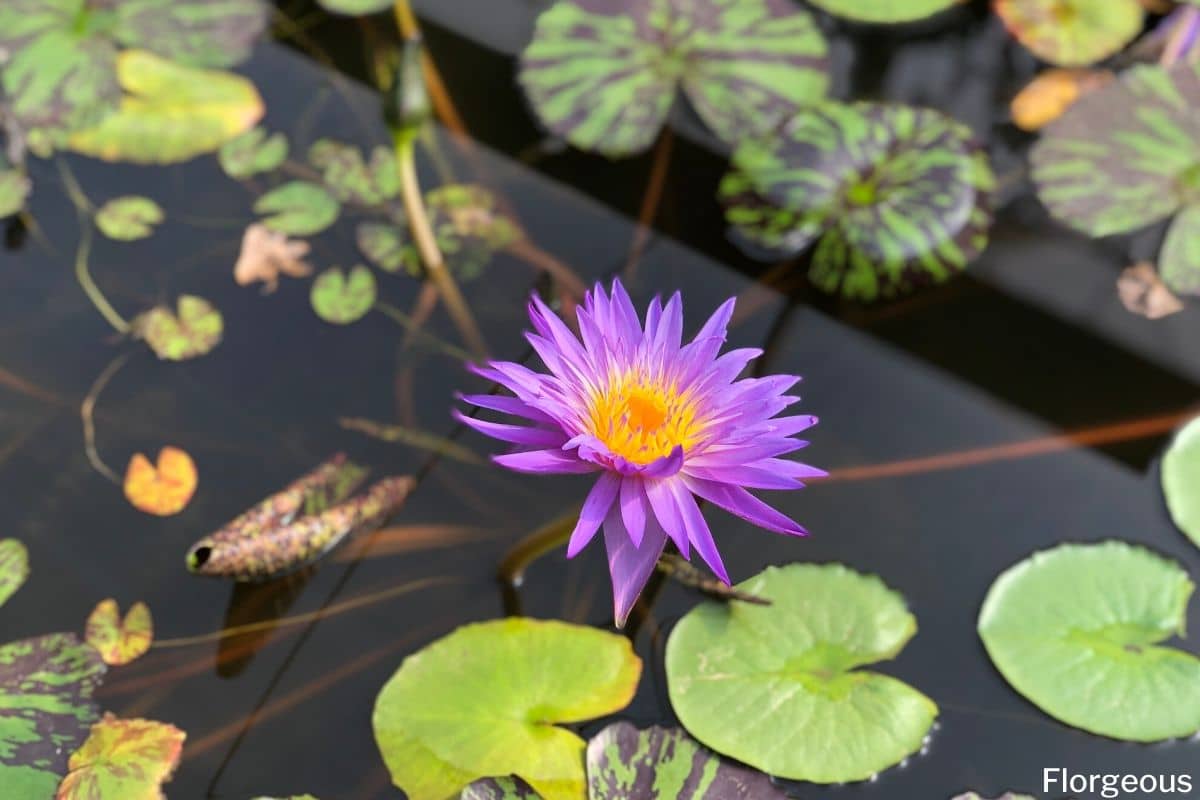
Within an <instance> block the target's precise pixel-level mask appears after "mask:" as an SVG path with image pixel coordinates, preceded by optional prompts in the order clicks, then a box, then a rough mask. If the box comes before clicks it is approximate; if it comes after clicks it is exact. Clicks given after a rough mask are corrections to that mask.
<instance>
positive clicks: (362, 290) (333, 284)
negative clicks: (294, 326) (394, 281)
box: [310, 265, 375, 325]
mask: <svg viewBox="0 0 1200 800" xmlns="http://www.w3.org/2000/svg"><path fill="white" fill-rule="evenodd" d="M310 299H311V301H312V307H313V311H316V312H317V316H318V317H320V318H321V319H323V320H325V321H326V322H332V323H334V324H335V325H349V324H350V323H351V322H357V321H358V320H360V319H362V318H363V317H364V316H366V313H367V312H368V311H370V310H371V307H372V306H373V305H375V276H374V275H373V274H372V273H371V270H369V269H367V268H366V267H364V266H362V265H359V266H356V267H354V268H353V269H351V270H350V273H349V274H348V275H345V274H343V273H342V271H341V270H340V269H337V268H336V267H335V268H333V269H327V270H325V271H324V272H322V273H321V274H320V275H318V276H317V279H316V280H314V281H313V284H312V292H311V294H310Z"/></svg>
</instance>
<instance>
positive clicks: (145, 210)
mask: <svg viewBox="0 0 1200 800" xmlns="http://www.w3.org/2000/svg"><path fill="white" fill-rule="evenodd" d="M162 221H163V210H162V208H160V207H159V205H158V203H156V202H154V201H153V200H151V199H150V198H149V197H140V196H138V195H126V196H125V197H114V198H113V199H112V200H109V201H108V202H107V203H105V204H104V205H103V206H101V207H100V210H98V211H97V212H96V227H97V228H99V229H100V232H101V233H103V234H104V235H105V236H107V237H108V238H110V239H119V240H122V241H132V240H134V239H144V238H146V237H147V236H149V235H150V234H151V233H153V231H154V226H155V225H157V224H158V223H160V222H162Z"/></svg>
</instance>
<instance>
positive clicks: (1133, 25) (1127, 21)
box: [995, 0, 1145, 67]
mask: <svg viewBox="0 0 1200 800" xmlns="http://www.w3.org/2000/svg"><path fill="white" fill-rule="evenodd" d="M995 9H996V13H997V14H998V15H999V16H1000V18H1001V19H1002V20H1004V24H1005V26H1007V27H1008V30H1009V32H1010V33H1012V35H1013V36H1015V37H1016V38H1017V41H1019V42H1020V43H1021V44H1023V45H1025V46H1026V47H1028V48H1029V49H1030V50H1031V51H1032V52H1033V54H1034V55H1036V56H1037V57H1038V58H1041V59H1042V60H1044V61H1049V62H1050V63H1051V64H1059V65H1062V66H1066V67H1082V66H1086V65H1088V64H1094V63H1095V62H1097V61H1100V60H1101V59H1104V58H1108V57H1109V56H1111V55H1112V54H1114V53H1116V52H1117V51H1119V50H1120V49H1121V48H1123V47H1124V46H1125V45H1127V44H1129V43H1130V42H1131V41H1133V39H1134V37H1136V36H1137V35H1138V34H1139V33H1141V32H1142V18H1143V15H1144V13H1145V12H1144V11H1143V9H1142V4H1141V3H1140V2H1138V0H996V2H995Z"/></svg>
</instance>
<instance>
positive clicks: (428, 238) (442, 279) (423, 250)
mask: <svg viewBox="0 0 1200 800" xmlns="http://www.w3.org/2000/svg"><path fill="white" fill-rule="evenodd" d="M414 138H415V137H414V135H413V134H412V132H409V131H404V132H401V133H399V134H397V136H396V162H397V164H398V167H399V170H400V189H401V194H402V196H403V199H404V211H405V213H406V214H407V215H408V225H409V227H410V228H411V229H412V235H413V239H414V241H415V242H416V245H417V252H418V253H420V255H421V261H422V262H424V264H425V271H426V272H427V273H428V275H429V279H430V280H431V281H432V282H433V285H434V286H436V287H437V290H438V294H440V295H441V296H442V300H443V301H444V302H445V303H446V310H447V311H449V312H450V317H451V319H453V320H454V324H455V325H456V326H458V329H459V332H460V333H461V334H462V337H463V339H464V341H465V342H466V344H467V347H468V348H469V349H470V350H471V351H472V353H474V355H475V357H476V358H477V359H478V360H480V361H481V362H482V361H486V360H487V357H488V354H487V346H486V345H485V344H484V342H483V335H482V334H480V332H479V328H478V326H477V325H476V324H475V318H474V317H473V316H471V310H470V308H469V307H468V306H467V302H466V300H464V299H463V296H462V293H461V292H459V290H458V284H456V283H455V282H454V278H453V277H452V276H451V275H450V271H449V270H447V269H446V262H445V261H444V260H443V259H442V252H441V250H440V249H439V248H438V244H437V237H436V236H434V233H433V226H432V225H431V224H430V222H429V215H428V214H427V213H426V211H425V201H424V200H423V199H422V197H421V185H420V183H419V182H418V180H417V163H416V154H415V152H414V147H413V141H414Z"/></svg>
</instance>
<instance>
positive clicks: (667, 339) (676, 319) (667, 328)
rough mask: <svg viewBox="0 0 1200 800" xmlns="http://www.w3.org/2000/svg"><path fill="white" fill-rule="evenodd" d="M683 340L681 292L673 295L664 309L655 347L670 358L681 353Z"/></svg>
mask: <svg viewBox="0 0 1200 800" xmlns="http://www.w3.org/2000/svg"><path fill="white" fill-rule="evenodd" d="M682 339H683V298H682V297H681V296H680V294H679V292H676V293H675V294H673V295H671V299H670V300H668V301H667V306H666V308H664V309H663V314H662V319H661V320H659V323H658V331H657V335H656V336H655V340H654V344H653V347H654V349H655V350H659V351H662V352H664V353H666V354H667V355H668V356H674V355H675V354H676V353H677V352H678V351H679V344H680V341H681V340H682Z"/></svg>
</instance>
